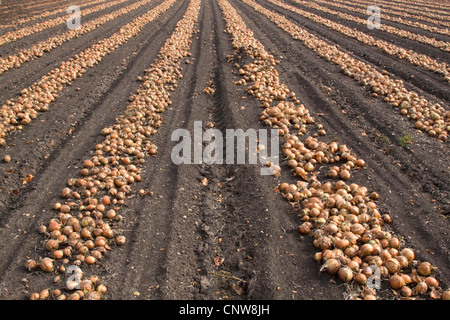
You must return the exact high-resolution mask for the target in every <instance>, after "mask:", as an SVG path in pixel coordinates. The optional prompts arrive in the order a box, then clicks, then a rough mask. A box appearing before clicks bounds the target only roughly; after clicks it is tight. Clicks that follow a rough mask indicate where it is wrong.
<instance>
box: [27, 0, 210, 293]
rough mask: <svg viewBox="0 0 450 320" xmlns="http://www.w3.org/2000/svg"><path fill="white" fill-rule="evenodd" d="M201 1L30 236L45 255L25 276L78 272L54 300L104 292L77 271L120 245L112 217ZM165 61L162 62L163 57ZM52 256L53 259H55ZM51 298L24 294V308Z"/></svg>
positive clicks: (133, 175)
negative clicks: (39, 240)
mask: <svg viewBox="0 0 450 320" xmlns="http://www.w3.org/2000/svg"><path fill="white" fill-rule="evenodd" d="M175 1H176V0H168V1H165V2H163V3H162V4H160V5H159V6H157V7H155V8H154V9H153V10H151V11H149V12H148V13H147V15H149V16H150V15H151V16H156V15H157V14H158V13H161V12H162V11H164V10H167V9H168V8H169V7H170V6H171V5H172V4H173V3H175ZM200 4H201V0H192V1H191V2H190V4H189V6H188V8H187V10H186V12H185V14H184V16H183V18H182V19H181V20H180V21H179V22H178V23H177V26H176V28H175V30H174V32H173V33H172V35H171V36H170V37H169V38H168V39H167V40H166V42H165V44H164V45H163V47H162V48H161V49H160V52H159V55H158V58H157V59H156V60H155V62H154V63H153V64H152V65H151V66H150V67H149V68H148V69H146V70H145V71H146V73H147V76H146V77H145V80H144V81H143V83H142V85H141V86H140V87H139V88H138V90H137V93H136V94H135V95H133V99H130V100H129V101H128V103H127V107H126V111H125V112H124V114H122V115H121V116H119V117H118V118H117V119H116V122H115V123H114V124H113V125H112V126H110V127H107V128H104V129H103V130H102V131H101V134H102V135H103V136H105V140H104V141H103V142H102V143H100V144H98V145H96V147H95V152H94V156H93V157H92V158H91V159H85V160H83V161H82V166H83V168H82V169H81V170H80V172H79V176H78V177H74V178H70V179H68V181H67V184H66V187H64V188H63V190H62V191H61V194H60V196H61V198H62V199H63V201H61V202H57V203H55V204H54V205H53V210H55V211H56V212H57V213H56V216H55V217H54V218H52V219H50V220H49V222H48V224H47V225H42V226H39V227H38V230H39V232H40V233H41V234H43V235H44V236H45V237H46V238H47V239H46V240H45V241H44V242H43V243H44V248H45V249H46V252H47V253H48V255H51V256H52V257H53V258H50V257H44V258H42V259H40V260H39V261H35V260H33V259H28V260H27V261H26V262H25V268H26V269H27V270H29V271H32V270H37V269H38V268H39V269H40V270H42V271H43V272H53V273H66V272H68V271H69V270H71V269H69V268H70V267H74V266H76V267H77V268H78V269H75V270H77V271H76V273H72V276H73V277H75V278H76V279H77V280H73V279H69V280H70V281H66V282H65V287H64V288H61V289H55V290H59V291H52V292H56V293H58V294H57V296H53V297H54V298H56V299H58V300H99V299H103V298H104V296H105V294H106V293H107V287H106V286H105V284H103V283H101V279H100V278H99V277H97V276H90V277H88V276H86V275H85V272H83V271H82V269H81V268H87V270H96V269H95V266H96V265H97V264H98V263H99V262H100V261H101V260H102V259H103V257H104V255H106V254H107V253H109V252H111V251H112V250H113V249H114V248H115V247H117V246H123V245H126V243H127V241H126V237H125V236H124V235H123V234H121V230H120V222H121V221H122V219H123V217H122V216H121V215H120V214H119V212H120V209H121V207H122V206H123V205H124V204H125V201H126V199H127V198H128V197H129V196H131V195H132V194H133V189H132V186H133V185H134V184H135V183H136V182H139V181H141V180H142V177H141V175H140V173H141V169H140V168H141V166H142V164H143V163H144V160H145V158H146V157H149V156H151V155H152V154H155V153H156V150H157V146H156V145H154V144H153V143H152V142H151V141H150V136H151V135H152V134H154V133H156V132H157V128H159V127H160V126H161V116H160V114H161V113H162V112H164V110H165V108H166V107H168V106H169V105H170V104H171V101H170V95H169V94H168V92H171V91H173V90H174V89H175V88H176V86H177V82H178V80H179V79H181V78H182V75H181V70H182V68H181V61H182V59H184V58H186V57H188V56H189V55H190V52H189V50H190V45H191V38H192V36H193V34H194V32H195V30H196V28H195V25H196V23H197V19H198V14H199V11H200ZM169 53H170V54H169ZM55 255H56V256H55ZM42 297H45V298H51V297H52V295H50V294H49V295H47V294H44V295H42V294H40V293H32V294H31V295H30V299H31V300H36V299H41V298H42Z"/></svg>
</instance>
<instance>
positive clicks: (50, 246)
mask: <svg viewBox="0 0 450 320" xmlns="http://www.w3.org/2000/svg"><path fill="white" fill-rule="evenodd" d="M58 248H59V241H58V240H53V239H50V240H47V242H46V243H45V249H47V250H48V251H55V250H57V249H58Z"/></svg>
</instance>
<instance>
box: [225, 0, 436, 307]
mask: <svg viewBox="0 0 450 320" xmlns="http://www.w3.org/2000/svg"><path fill="white" fill-rule="evenodd" d="M243 1H244V2H245V3H247V4H249V5H250V6H251V7H253V8H255V7H258V8H259V10H260V11H261V12H264V13H265V14H267V16H268V17H271V18H272V19H274V20H275V18H276V19H279V20H282V18H280V16H279V15H275V14H272V13H271V12H270V11H269V10H265V9H264V8H262V7H261V6H258V4H257V3H255V2H254V1H252V0H243ZM218 3H219V6H220V8H221V10H222V13H223V15H224V19H225V22H226V32H228V33H229V34H231V37H232V44H233V48H234V49H235V50H240V51H244V52H245V53H246V54H247V55H248V56H249V57H251V58H252V59H253V61H252V62H251V63H248V64H245V65H239V64H238V63H237V62H236V61H235V60H234V58H233V56H229V62H230V63H234V64H235V65H237V66H238V68H239V72H238V74H239V76H240V77H241V79H240V80H238V81H235V82H234V83H235V84H236V85H246V86H247V92H248V93H249V94H250V95H252V96H254V97H255V98H256V99H258V100H259V101H260V103H261V105H260V106H261V108H262V113H261V117H260V120H261V121H262V122H263V123H264V124H265V125H267V126H270V127H272V128H277V129H278V133H279V135H280V137H281V138H282V139H283V140H282V141H283V143H284V144H283V152H284V155H285V159H286V164H287V165H288V166H289V167H290V168H291V170H292V174H293V175H294V176H296V177H298V180H297V182H296V183H294V184H292V183H281V184H279V185H278V187H277V188H276V192H278V193H280V194H281V195H282V196H283V197H285V198H286V200H288V201H289V202H290V203H291V204H292V205H293V206H294V207H296V208H298V211H299V217H300V219H301V221H302V223H301V224H300V226H299V228H298V230H299V232H300V233H301V234H302V235H310V236H312V237H313V238H314V240H313V244H314V246H315V247H316V248H317V249H318V250H319V251H318V252H317V253H316V254H315V255H314V260H315V261H317V262H319V263H321V268H320V271H321V272H324V273H327V274H329V275H330V276H333V277H336V278H338V279H339V280H340V281H341V282H344V283H356V284H358V285H359V286H360V287H361V288H362V289H360V290H359V292H360V296H359V298H360V299H365V300H373V299H376V290H375V289H370V288H369V287H368V286H367V282H368V281H367V279H368V278H369V277H371V276H373V275H374V273H373V271H374V270H375V269H376V268H378V270H379V273H380V280H381V281H387V280H389V281H388V282H389V283H390V284H391V287H393V289H394V290H396V291H397V292H399V293H398V296H399V297H402V298H405V299H406V298H419V297H420V295H423V294H424V293H425V292H426V291H427V290H425V286H427V289H428V285H427V283H430V284H434V285H436V284H438V282H437V280H436V281H434V280H432V279H428V280H427V282H425V278H426V276H423V275H420V274H418V272H419V271H418V270H420V273H422V274H426V275H427V276H428V277H430V275H431V274H430V273H429V272H428V271H429V270H430V269H431V270H432V273H433V274H434V273H435V271H436V269H435V268H433V267H429V266H428V264H427V263H424V262H422V263H421V264H419V262H418V261H417V260H415V254H414V251H413V249H411V248H408V247H406V246H405V243H404V242H403V240H401V238H400V237H398V236H395V235H393V233H392V232H389V231H386V230H385V225H387V224H389V223H391V222H392V218H391V217H390V216H389V214H387V213H382V212H381V211H380V210H379V209H378V206H377V203H376V202H377V201H378V200H379V195H378V194H377V193H376V192H373V191H372V192H370V191H369V190H368V189H367V188H366V187H364V186H362V185H358V184H356V183H352V182H351V179H352V172H353V171H357V170H359V169H360V168H362V167H364V165H365V162H364V160H363V159H359V158H358V157H357V156H356V155H355V154H354V153H353V152H352V151H351V150H349V149H348V148H347V147H346V146H345V145H340V144H339V143H337V142H332V143H325V142H323V141H322V139H321V137H322V136H325V135H326V132H325V130H324V128H323V126H321V125H320V123H318V122H317V121H316V120H315V119H313V118H312V117H311V116H310V114H309V111H308V110H307V109H306V107H305V106H304V105H303V104H302V103H301V101H299V100H298V98H297V97H296V95H295V93H293V92H292V91H290V90H289V88H288V87H287V86H286V85H285V84H283V83H281V81H280V80H279V77H278V72H277V70H276V69H275V67H274V66H275V65H276V64H278V62H279V61H277V60H276V59H275V58H274V57H273V56H272V55H270V54H269V53H267V52H266V51H265V49H264V47H263V45H262V44H261V43H260V42H259V41H258V40H256V39H255V38H254V36H253V33H252V32H251V31H250V30H249V29H248V28H247V27H246V25H245V23H244V21H243V20H242V18H241V17H240V16H239V14H238V13H237V12H236V10H235V9H234V8H233V7H232V6H231V5H230V4H229V3H228V1H227V0H219V1H218ZM279 20H276V21H275V22H276V23H280V21H279ZM311 127H312V128H311ZM309 130H313V131H314V130H315V133H314V134H313V135H308V131H309ZM291 131H294V133H292V132H291ZM319 131H320V132H319ZM317 164H320V167H322V169H319V168H317ZM327 166H328V167H329V169H325V171H323V170H324V169H323V167H327ZM320 170H322V171H323V172H322V173H325V174H326V175H327V177H328V179H332V180H331V181H329V180H328V181H326V180H325V181H319V178H318V176H320V173H321V172H320ZM327 170H328V171H327ZM333 179H334V181H333ZM336 180H337V181H336ZM418 265H421V267H420V269H418ZM431 277H432V278H434V277H433V275H431ZM437 288H439V289H436V290H438V293H440V292H441V291H442V288H440V287H437ZM442 295H443V294H442ZM434 296H435V297H436V296H438V294H436V293H434Z"/></svg>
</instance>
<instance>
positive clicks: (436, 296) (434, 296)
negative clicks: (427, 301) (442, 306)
mask: <svg viewBox="0 0 450 320" xmlns="http://www.w3.org/2000/svg"><path fill="white" fill-rule="evenodd" d="M430 297H431V298H432V299H435V300H440V299H441V298H442V294H441V293H440V292H439V290H437V289H434V288H433V289H432V290H431V292H430Z"/></svg>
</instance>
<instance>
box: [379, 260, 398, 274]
mask: <svg viewBox="0 0 450 320" xmlns="http://www.w3.org/2000/svg"><path fill="white" fill-rule="evenodd" d="M383 266H385V267H386V268H387V269H388V271H389V273H390V274H394V273H396V272H397V271H399V269H400V263H399V262H398V260H397V259H394V258H389V259H387V260H386V261H384V262H383Z"/></svg>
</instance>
